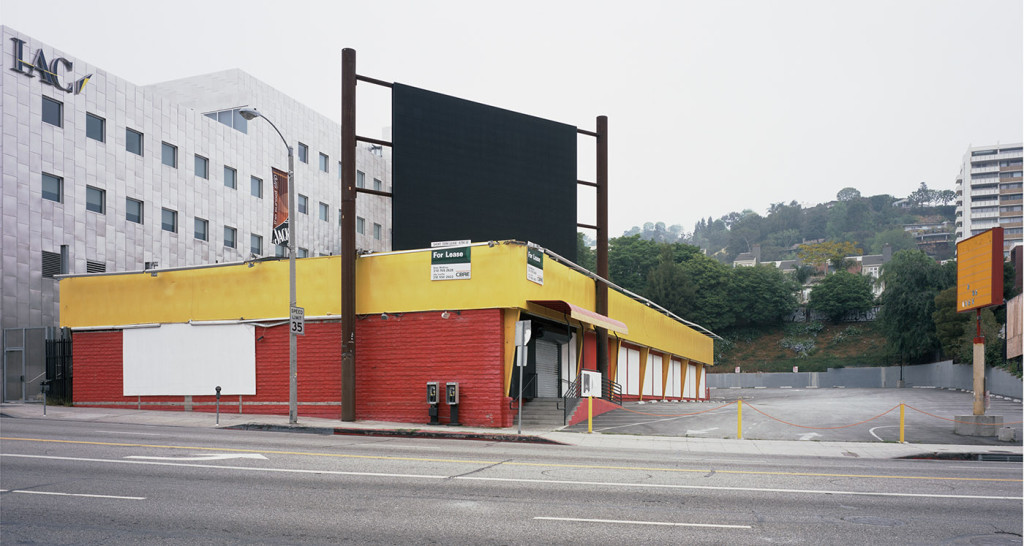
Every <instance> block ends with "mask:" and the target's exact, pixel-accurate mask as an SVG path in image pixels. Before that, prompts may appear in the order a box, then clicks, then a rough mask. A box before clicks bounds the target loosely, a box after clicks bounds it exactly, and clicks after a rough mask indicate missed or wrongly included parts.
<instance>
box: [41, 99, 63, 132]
mask: <svg viewBox="0 0 1024 546" xmlns="http://www.w3.org/2000/svg"><path fill="white" fill-rule="evenodd" d="M43 121H44V122H46V123H49V124H50V125H56V126H57V127H63V126H64V103H63V102H61V101H59V100H54V99H51V98H50V97H43Z"/></svg>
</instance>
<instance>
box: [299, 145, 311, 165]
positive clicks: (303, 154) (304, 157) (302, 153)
mask: <svg viewBox="0 0 1024 546" xmlns="http://www.w3.org/2000/svg"><path fill="white" fill-rule="evenodd" d="M299 161H301V162H303V163H309V146H306V145H305V144H303V143H301V142H300V143H299Z"/></svg>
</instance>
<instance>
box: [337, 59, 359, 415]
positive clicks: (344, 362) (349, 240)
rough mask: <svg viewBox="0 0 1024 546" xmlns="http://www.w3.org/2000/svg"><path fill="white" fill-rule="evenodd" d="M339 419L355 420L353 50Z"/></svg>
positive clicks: (346, 82) (345, 98) (344, 190)
mask: <svg viewBox="0 0 1024 546" xmlns="http://www.w3.org/2000/svg"><path fill="white" fill-rule="evenodd" d="M339 168H340V169H341V420H342V421H355V420H356V50H354V49H350V48H345V49H343V50H341V166H340V167H339Z"/></svg>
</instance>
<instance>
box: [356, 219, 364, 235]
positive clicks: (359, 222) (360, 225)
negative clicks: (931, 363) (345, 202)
mask: <svg viewBox="0 0 1024 546" xmlns="http://www.w3.org/2000/svg"><path fill="white" fill-rule="evenodd" d="M356 233H358V234H360V235H366V218H363V217H361V216H356Z"/></svg>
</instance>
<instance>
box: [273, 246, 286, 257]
mask: <svg viewBox="0 0 1024 546" xmlns="http://www.w3.org/2000/svg"><path fill="white" fill-rule="evenodd" d="M287 255H288V247H286V246H284V245H274V256H276V257H278V258H284V257H285V256H287Z"/></svg>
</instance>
